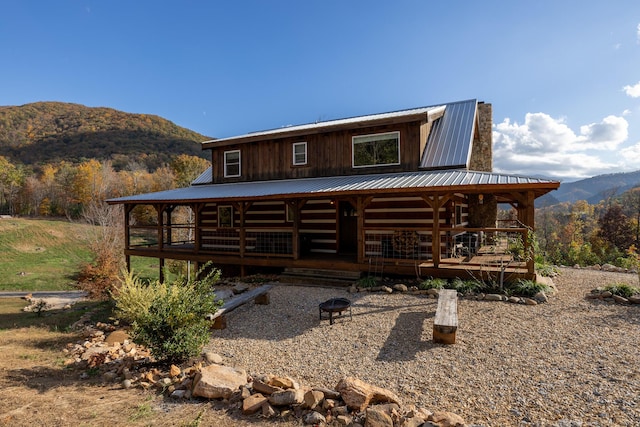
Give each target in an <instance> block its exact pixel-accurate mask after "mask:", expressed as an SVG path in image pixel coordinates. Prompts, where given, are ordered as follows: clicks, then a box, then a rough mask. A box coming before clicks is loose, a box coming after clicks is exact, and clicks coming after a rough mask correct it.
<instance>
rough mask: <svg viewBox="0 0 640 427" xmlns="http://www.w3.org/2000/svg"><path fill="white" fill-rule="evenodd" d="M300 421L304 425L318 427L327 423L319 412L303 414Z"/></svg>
mask: <svg viewBox="0 0 640 427" xmlns="http://www.w3.org/2000/svg"><path fill="white" fill-rule="evenodd" d="M302 421H303V422H304V423H305V424H312V425H320V424H324V423H326V422H327V419H326V418H325V417H324V415H322V414H321V413H320V412H316V411H311V412H309V413H308V414H305V416H304V417H303V419H302Z"/></svg>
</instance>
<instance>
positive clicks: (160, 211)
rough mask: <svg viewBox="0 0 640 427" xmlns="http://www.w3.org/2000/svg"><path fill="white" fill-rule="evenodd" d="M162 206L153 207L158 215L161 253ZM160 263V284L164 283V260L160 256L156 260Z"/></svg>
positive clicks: (160, 250) (162, 237)
mask: <svg viewBox="0 0 640 427" xmlns="http://www.w3.org/2000/svg"><path fill="white" fill-rule="evenodd" d="M164 207H165V206H164V205H162V204H158V205H155V208H156V211H157V214H158V251H159V252H162V250H163V247H164V233H163V231H162V229H163V225H164V219H163V217H162V213H163V212H164ZM158 261H159V263H160V271H159V272H158V278H159V279H160V283H162V282H164V258H162V256H161V257H160V258H159V259H158Z"/></svg>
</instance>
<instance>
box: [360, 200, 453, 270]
mask: <svg viewBox="0 0 640 427" xmlns="http://www.w3.org/2000/svg"><path fill="white" fill-rule="evenodd" d="M443 214H444V212H442V211H441V213H440V215H441V218H442V215H443ZM433 221H434V213H433V209H432V208H431V207H430V206H429V205H428V204H427V203H426V202H425V201H424V200H423V199H422V198H421V197H376V198H374V199H373V200H372V201H371V203H369V205H368V206H367V207H366V208H365V217H364V226H365V257H385V258H394V257H402V256H407V257H415V258H419V259H428V258H430V257H431V253H432V249H431V229H432V228H433ZM398 233H415V234H417V239H418V241H419V243H418V245H417V246H418V247H417V248H416V252H415V253H413V252H411V253H404V254H402V253H398V250H397V249H399V248H397V247H395V248H394V243H393V241H394V237H396V236H397V235H398Z"/></svg>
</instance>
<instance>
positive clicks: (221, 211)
mask: <svg viewBox="0 0 640 427" xmlns="http://www.w3.org/2000/svg"><path fill="white" fill-rule="evenodd" d="M218 227H220V228H229V227H233V206H218Z"/></svg>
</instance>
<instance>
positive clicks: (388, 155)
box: [351, 132, 400, 168]
mask: <svg viewBox="0 0 640 427" xmlns="http://www.w3.org/2000/svg"><path fill="white" fill-rule="evenodd" d="M351 141H352V144H351V145H352V149H351V156H352V157H351V161H352V163H351V164H352V165H353V167H354V168H366V167H371V166H388V165H399V164H400V132H387V133H376V134H373V135H360V136H354V137H353V138H352V140H351Z"/></svg>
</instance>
